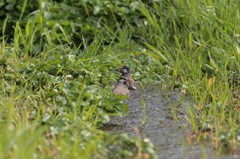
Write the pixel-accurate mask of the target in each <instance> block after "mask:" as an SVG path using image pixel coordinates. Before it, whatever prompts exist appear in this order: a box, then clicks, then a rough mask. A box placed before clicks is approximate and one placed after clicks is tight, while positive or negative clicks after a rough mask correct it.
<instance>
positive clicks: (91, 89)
mask: <svg viewBox="0 0 240 159" xmlns="http://www.w3.org/2000/svg"><path fill="white" fill-rule="evenodd" d="M239 5H240V1H225V0H219V1H215V0H210V1H209V0H202V1H198V0H191V1H189V0H183V1H174V0H173V1H171V0H166V1H155V2H150V1H149V2H148V3H143V2H141V1H132V0H128V1H124V0H115V1H114V3H113V1H110V0H103V1H88V0H82V1H74V0H63V1H46V0H7V1H6V2H2V3H0V8H1V11H0V16H1V18H2V19H4V21H2V22H1V23H0V28H1V30H2V32H1V38H0V39H1V41H2V42H1V46H0V76H1V88H2V89H1V90H0V92H1V93H0V105H1V106H0V112H1V113H0V119H1V120H0V121H1V130H0V135H1V136H2V137H1V139H0V143H1V144H0V145H1V147H0V153H1V154H2V157H3V158H33V157H34V158H61V157H63V158H66V157H71V158H78V157H79V156H81V158H106V157H108V158H147V157H148V158H157V157H156V150H155V148H154V147H153V145H152V144H151V142H149V141H148V140H147V139H141V138H140V137H138V138H129V137H127V136H126V135H124V134H120V135H112V134H106V133H104V132H102V131H101V130H98V129H97V128H98V126H100V125H101V124H102V123H104V122H107V121H109V116H111V115H124V114H126V113H127V106H126V105H125V104H124V103H122V102H121V100H122V99H124V98H125V96H119V97H115V96H114V94H112V92H111V89H110V87H109V83H110V82H111V81H116V79H117V76H119V73H118V72H116V71H115V69H114V68H115V66H122V65H128V66H130V67H131V69H132V72H133V76H134V79H136V80H137V81H138V82H142V83H150V82H151V83H153V82H158V83H161V84H162V85H167V89H174V88H178V89H180V90H184V91H185V92H186V96H192V97H193V98H194V99H195V102H196V104H195V105H189V109H188V112H187V120H188V121H189V123H190V125H191V131H192V133H194V134H196V135H197V136H198V139H202V138H209V139H211V140H212V141H213V142H212V143H213V146H214V148H216V149H217V148H219V149H221V148H227V149H228V150H233V151H234V152H237V151H239V148H240V144H239V137H240V127H239V116H240V111H239V110H240V109H239V99H238V96H239V91H238V84H239V82H238V79H239V53H240V48H239V43H240V35H239V34H240V27H239V26H240V25H239V21H240V16H239V7H238V6H239Z"/></svg>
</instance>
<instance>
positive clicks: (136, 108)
mask: <svg viewBox="0 0 240 159" xmlns="http://www.w3.org/2000/svg"><path fill="white" fill-rule="evenodd" d="M181 97H182V95H181V93H179V92H164V93H163V92H161V86H159V85H147V86H145V92H144V91H143V90H142V89H140V87H139V86H138V90H136V91H132V92H131V95H130V97H129V98H128V99H127V100H125V101H124V102H125V103H126V104H127V105H128V107H129V112H128V114H127V115H126V116H124V117H116V116H115V117H112V118H111V121H110V123H108V124H106V125H105V126H104V127H102V128H101V129H102V130H104V131H107V132H109V133H127V134H128V135H129V136H132V137H135V136H136V135H135V131H134V127H137V128H138V130H139V132H140V134H141V136H145V137H147V138H148V139H150V140H151V141H152V143H153V144H154V145H155V146H156V147H157V149H158V156H159V158H160V159H165V158H166V159H178V158H186V159H198V158H208V159H215V158H219V159H223V158H224V159H226V158H228V159H230V158H238V157H239V156H233V155H228V154H221V155H217V152H216V151H215V150H214V149H213V147H212V146H211V142H210V141H209V142H207V141H205V142H195V143H192V144H191V145H189V144H188V142H187V141H186V139H185V137H184V135H185V134H186V133H187V132H188V130H186V129H188V128H189V125H188V123H187V121H186V120H185V115H186V112H185V111H186V109H187V105H189V106H191V105H192V102H191V99H188V98H186V97H185V98H184V100H183V101H182V102H181V103H182V104H181V105H179V101H180V99H181ZM142 99H144V101H145V104H146V109H145V114H146V122H145V123H144V124H142V117H143V114H144V110H143V109H142V104H141V101H142ZM176 105H179V108H180V111H179V112H178V113H177V117H178V119H179V120H178V122H177V121H176V120H174V116H173V114H172V113H171V108H172V107H173V106H176ZM184 128H186V129H184Z"/></svg>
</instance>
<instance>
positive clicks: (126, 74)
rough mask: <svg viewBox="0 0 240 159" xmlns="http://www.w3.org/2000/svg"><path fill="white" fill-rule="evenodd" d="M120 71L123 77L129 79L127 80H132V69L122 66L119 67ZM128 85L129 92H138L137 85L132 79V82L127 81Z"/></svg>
mask: <svg viewBox="0 0 240 159" xmlns="http://www.w3.org/2000/svg"><path fill="white" fill-rule="evenodd" d="M117 68H118V69H121V73H122V75H121V76H120V78H121V77H124V78H127V79H132V74H131V72H130V68H129V67H128V66H122V67H117ZM126 85H127V87H128V89H129V90H136V89H137V87H136V83H135V81H134V80H133V79H132V80H131V81H127V82H126Z"/></svg>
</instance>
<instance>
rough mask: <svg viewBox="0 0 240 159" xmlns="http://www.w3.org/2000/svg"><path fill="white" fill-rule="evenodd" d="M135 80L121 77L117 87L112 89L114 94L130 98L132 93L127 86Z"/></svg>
mask: <svg viewBox="0 0 240 159" xmlns="http://www.w3.org/2000/svg"><path fill="white" fill-rule="evenodd" d="M132 80H133V79H128V78H125V77H120V78H119V80H118V83H117V85H116V86H115V87H114V88H113V89H112V92H113V93H114V94H116V95H121V94H123V95H126V96H128V97H129V96H130V91H129V89H128V87H127V85H126V83H127V82H128V81H132Z"/></svg>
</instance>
